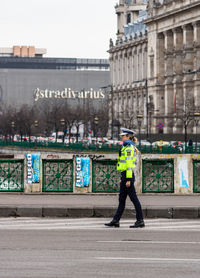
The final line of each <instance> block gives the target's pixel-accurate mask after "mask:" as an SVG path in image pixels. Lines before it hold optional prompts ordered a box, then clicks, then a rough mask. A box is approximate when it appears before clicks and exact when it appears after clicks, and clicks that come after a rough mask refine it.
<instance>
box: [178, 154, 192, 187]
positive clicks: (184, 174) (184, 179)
mask: <svg viewBox="0 0 200 278" xmlns="http://www.w3.org/2000/svg"><path fill="white" fill-rule="evenodd" d="M178 170H179V183H180V187H181V188H189V173H188V160H187V159H185V158H178Z"/></svg>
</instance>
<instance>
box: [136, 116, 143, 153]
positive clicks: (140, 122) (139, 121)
mask: <svg viewBox="0 0 200 278" xmlns="http://www.w3.org/2000/svg"><path fill="white" fill-rule="evenodd" d="M142 120H143V115H141V114H138V115H137V122H138V129H139V147H140V146H141V138H140V137H141V124H142Z"/></svg>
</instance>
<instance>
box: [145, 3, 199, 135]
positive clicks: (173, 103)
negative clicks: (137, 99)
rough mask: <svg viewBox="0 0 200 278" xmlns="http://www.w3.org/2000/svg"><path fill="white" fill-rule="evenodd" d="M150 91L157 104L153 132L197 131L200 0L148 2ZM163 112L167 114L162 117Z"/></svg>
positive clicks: (146, 22) (146, 21)
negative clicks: (161, 125)
mask: <svg viewBox="0 0 200 278" xmlns="http://www.w3.org/2000/svg"><path fill="white" fill-rule="evenodd" d="M145 24H147V26H148V92H149V96H150V97H151V98H152V101H153V103H154V105H155V110H158V112H155V115H156V117H155V118H154V120H153V123H154V124H153V132H156V131H157V130H156V126H157V124H158V123H159V122H163V123H164V133H183V132H184V121H185V120H186V118H187V117H188V116H190V119H191V121H190V122H189V123H188V132H189V133H193V132H195V125H194V121H193V120H192V113H193V114H194V113H195V112H198V111H199V108H200V87H199V86H200V72H199V69H200V1H198V0H184V1H182V0H163V1H161V0H160V1H155V0H154V1H153V0H150V1H149V3H148V17H147V20H145ZM161 115H163V117H161Z"/></svg>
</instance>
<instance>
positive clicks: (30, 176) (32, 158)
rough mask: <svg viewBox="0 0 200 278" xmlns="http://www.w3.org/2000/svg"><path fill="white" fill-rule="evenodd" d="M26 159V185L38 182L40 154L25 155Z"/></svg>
mask: <svg viewBox="0 0 200 278" xmlns="http://www.w3.org/2000/svg"><path fill="white" fill-rule="evenodd" d="M26 159H27V183H28V184H32V183H38V182H40V154H39V153H29V154H26Z"/></svg>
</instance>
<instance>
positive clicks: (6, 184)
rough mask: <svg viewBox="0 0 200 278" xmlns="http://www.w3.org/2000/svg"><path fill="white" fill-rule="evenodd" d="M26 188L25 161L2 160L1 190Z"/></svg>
mask: <svg viewBox="0 0 200 278" xmlns="http://www.w3.org/2000/svg"><path fill="white" fill-rule="evenodd" d="M23 190H24V161H23V160H0V191H1V192H2V191H9V192H10V191H14V192H21V191H23Z"/></svg>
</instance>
